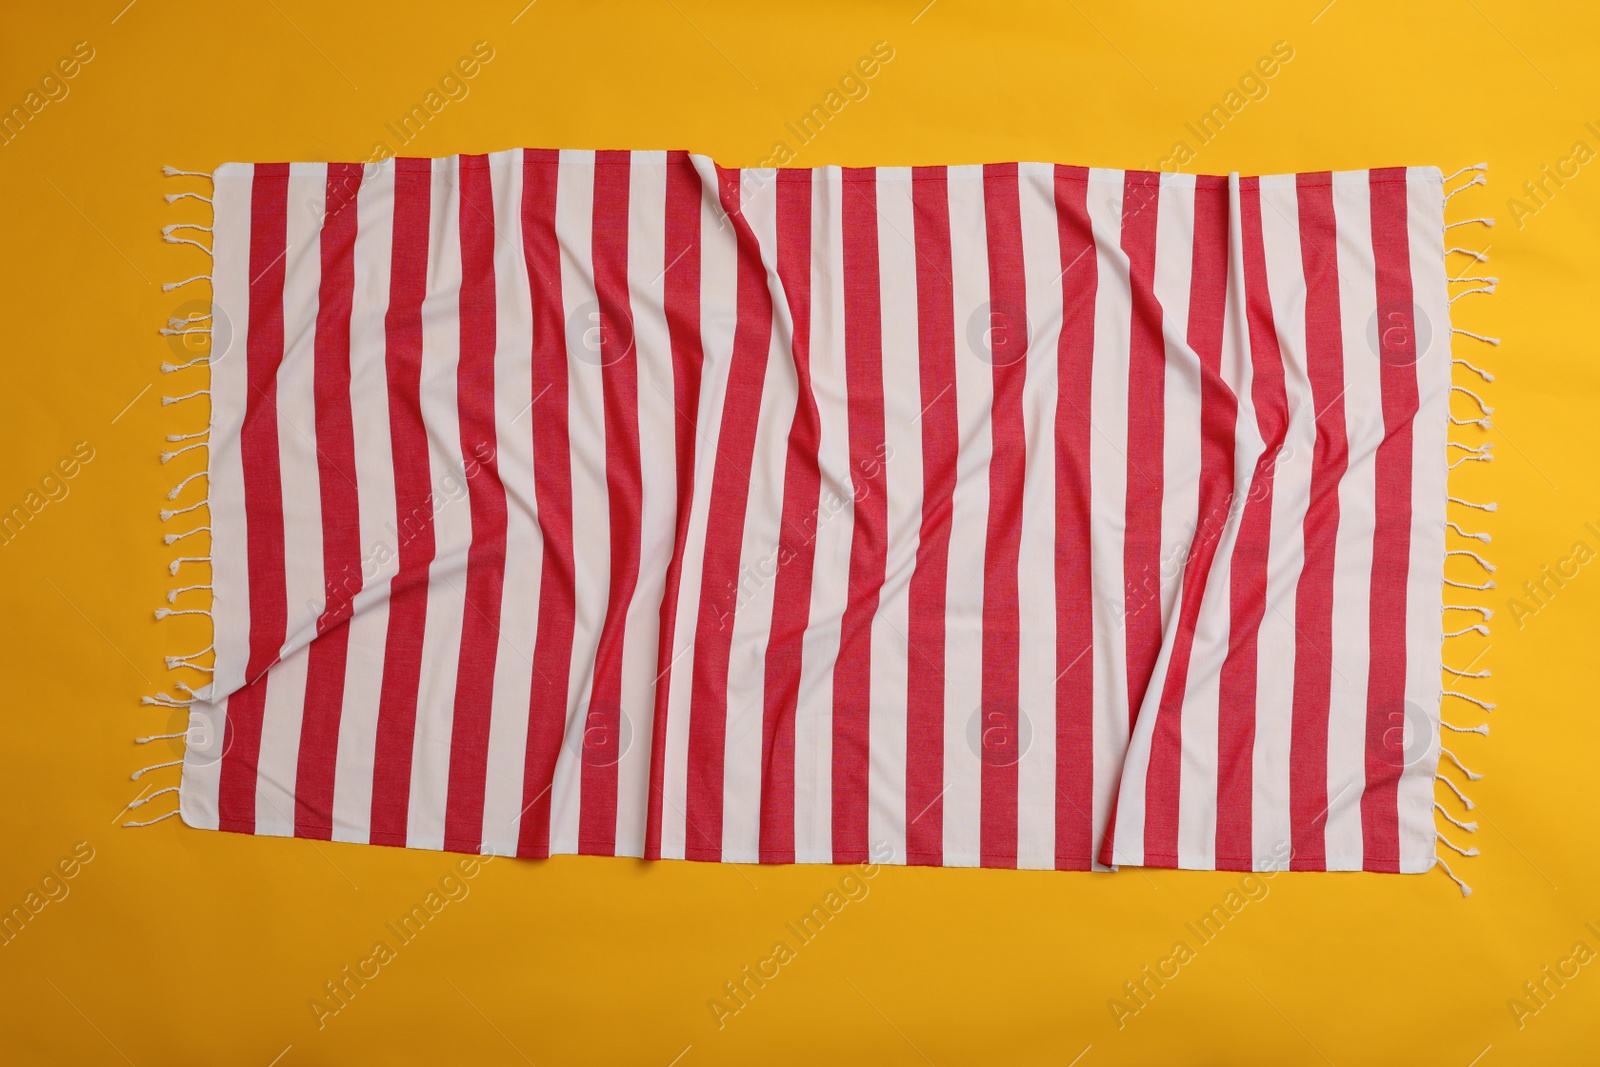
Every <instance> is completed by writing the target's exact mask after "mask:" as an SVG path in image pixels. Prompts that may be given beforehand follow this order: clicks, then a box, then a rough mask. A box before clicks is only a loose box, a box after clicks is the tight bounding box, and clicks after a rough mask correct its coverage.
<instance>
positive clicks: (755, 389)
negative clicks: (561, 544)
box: [684, 167, 772, 859]
mask: <svg viewBox="0 0 1600 1067" xmlns="http://www.w3.org/2000/svg"><path fill="white" fill-rule="evenodd" d="M739 180H740V172H739V171H737V170H724V169H722V168H720V167H719V168H717V182H718V190H717V192H718V194H719V196H720V197H721V200H722V209H723V211H724V212H726V213H727V217H728V221H729V222H731V223H732V225H733V230H734V236H735V239H736V241H737V245H738V267H737V271H738V290H737V291H738V321H737V325H736V326H735V327H734V334H733V356H732V360H731V362H730V365H729V367H728V386H727V395H726V397H725V399H724V400H723V408H722V426H721V429H720V431H719V433H718V435H717V456H716V460H715V464H714V467H713V469H712V474H711V503H710V512H709V515H708V518H707V523H706V546H705V562H704V570H703V572H702V574H701V584H700V611H699V619H698V620H697V625H696V629H695V642H694V670H693V679H692V681H691V683H690V696H689V701H690V704H689V766H688V777H689V780H688V797H687V806H688V810H687V811H686V812H685V813H684V814H685V819H686V822H687V826H688V833H689V834H690V835H691V836H690V837H689V840H688V841H687V843H686V845H685V852H686V854H687V855H688V856H690V857H691V858H694V859H720V858H721V856H722V799H723V758H724V738H725V737H726V734H727V717H728V655H729V650H730V648H731V646H732V640H733V626H734V614H735V612H736V610H737V608H738V583H739V557H740V550H741V547H742V544H743V541H744V520H745V511H746V506H747V504H748V502H749V495H750V469H751V463H752V462H753V457H754V455H755V446H756V424H757V422H758V420H759V418H760V415H761V390H762V386H763V384H764V382H765V379H766V374H767V349H768V347H769V345H770V344H771V341H772V294H771V293H770V292H768V290H767V276H766V269H765V267H763V266H762V263H761V249H760V246H759V245H758V244H757V242H756V237H755V234H754V233H753V232H752V231H751V229H750V224H749V223H748V222H746V221H745V218H744V216H743V215H742V214H741V213H740V189H739Z"/></svg>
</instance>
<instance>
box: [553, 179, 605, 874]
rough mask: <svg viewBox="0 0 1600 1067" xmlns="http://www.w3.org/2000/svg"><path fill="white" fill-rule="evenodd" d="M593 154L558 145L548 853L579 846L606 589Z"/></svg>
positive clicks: (602, 380) (602, 394)
mask: <svg viewBox="0 0 1600 1067" xmlns="http://www.w3.org/2000/svg"><path fill="white" fill-rule="evenodd" d="M594 159H595V157H594V153H593V152H562V153H561V166H560V170H559V172H558V175H557V187H556V239H557V240H558V241H559V242H560V244H561V300H562V322H563V323H564V326H565V338H566V348H567V389H568V395H567V412H568V424H567V426H568V432H569V434H570V448H571V461H572V531H573V537H572V570H573V577H574V579H575V581H574V597H575V601H576V610H575V611H574V613H573V627H572V664H571V668H570V670H569V672H568V676H567V727H566V740H564V741H563V743H562V745H561V750H560V755H559V756H558V757H557V758H556V769H555V776H554V780H553V782H552V785H551V788H550V854H551V855H556V854H558V853H568V852H577V851H578V829H579V810H580V806H581V803H582V796H581V794H582V791H583V741H582V731H583V730H585V729H586V728H587V725H588V715H589V698H590V695H591V694H592V693H593V692H594V660H595V653H596V650H597V649H598V647H599V643H600V631H601V628H602V627H603V626H604V625H605V614H606V601H607V597H608V594H609V592H610V588H611V538H610V535H609V532H608V531H609V530H610V499H609V497H608V496H607V492H606V424H605V389H604V385H605V377H604V373H603V371H602V368H601V365H600V360H601V341H600V330H601V328H602V323H601V321H600V317H599V311H598V310H597V309H598V308H599V303H598V301H597V297H596V295H595V278H594V257H593V243H594V171H595V162H594ZM558 681H559V679H558ZM575 731H576V733H575Z"/></svg>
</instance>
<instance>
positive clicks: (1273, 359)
mask: <svg viewBox="0 0 1600 1067" xmlns="http://www.w3.org/2000/svg"><path fill="white" fill-rule="evenodd" d="M1239 219H1240V229H1241V230H1242V233H1243V257H1242V258H1243V261H1244V263H1243V265H1244V299H1245V322H1246V325H1247V328H1248V331H1249V342H1250V365H1251V368H1252V372H1253V373H1252V378H1251V384H1250V398H1251V401H1252V402H1253V403H1254V405H1255V419H1256V425H1257V426H1258V427H1259V428H1260V431H1261V439H1262V441H1263V443H1264V447H1263V449H1262V452H1261V455H1260V456H1259V457H1258V458H1257V459H1256V465H1255V470H1254V472H1253V473H1252V475H1251V479H1250V489H1249V498H1248V500H1247V501H1246V503H1245V506H1244V513H1243V515H1242V516H1241V517H1240V519H1239V536H1238V540H1237V542H1236V543H1235V546H1234V552H1233V560H1232V565H1231V570H1230V574H1229V579H1230V583H1231V589H1230V593H1231V598H1230V606H1229V611H1230V616H1231V618H1230V626H1229V637H1228V655H1227V658H1226V659H1224V660H1223V663H1222V675H1221V679H1220V681H1219V689H1218V708H1217V855H1216V867H1217V869H1218V870H1243V871H1248V870H1251V869H1253V867H1254V849H1253V848H1252V841H1251V832H1252V818H1253V796H1252V790H1253V783H1254V773H1253V772H1254V753H1255V736H1256V675H1257V652H1258V649H1257V640H1258V638H1259V637H1260V633H1261V619H1262V616H1263V615H1265V614H1266V610H1267V560H1268V556H1269V553H1270V548H1271V542H1272V491H1273V475H1274V472H1275V470H1276V467H1277V463H1278V454H1279V452H1280V451H1281V450H1282V448H1283V437H1284V433H1285V431H1286V430H1287V429H1288V421H1289V420H1288V406H1289V402H1288V397H1287V395H1286V393H1285V391H1284V376H1283V357H1282V354H1281V353H1280V352H1279V350H1278V336H1277V332H1276V327H1275V326H1274V324H1273V318H1272V302H1271V300H1270V298H1269V296H1268V293H1267V258H1266V250H1265V247H1264V245H1263V244H1262V239H1261V185H1260V181H1259V179H1256V178H1243V179H1240V182H1239Z"/></svg>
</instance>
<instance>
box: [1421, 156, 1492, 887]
mask: <svg viewBox="0 0 1600 1067" xmlns="http://www.w3.org/2000/svg"><path fill="white" fill-rule="evenodd" d="M1438 173H1439V172H1438V171H1437V170H1436V169H1435V168H1433V167H1413V168H1411V169H1410V170H1408V171H1407V172H1406V197H1407V215H1408V218H1409V220H1410V226H1409V232H1408V234H1407V237H1408V240H1409V246H1410V258H1411V264H1410V266H1411V286H1412V299H1413V301H1414V302H1415V304H1416V307H1417V309H1418V311H1419V315H1418V323H1417V335H1416V336H1417V367H1416V371H1417V386H1418V401H1419V404H1420V407H1419V410H1418V413H1417V418H1416V421H1415V423H1414V424H1413V427H1412V434H1413V436H1412V456H1411V477H1412V482H1411V554H1410V567H1409V569H1408V570H1407V589H1406V665H1407V667H1406V704H1407V708H1406V719H1407V722H1406V736H1405V741H1406V747H1405V749H1404V752H1405V762H1406V767H1405V769H1404V771H1403V772H1402V775H1401V778H1400V787H1399V803H1400V870H1401V871H1402V872H1405V873H1414V872H1419V871H1425V870H1427V869H1429V868H1430V867H1432V866H1433V860H1434V853H1435V848H1436V845H1435V838H1434V833H1435V830H1434V821H1433V789H1434V786H1433V776H1434V773H1435V771H1436V769H1437V767H1438V762H1439V752H1438V743H1437V738H1438V736H1439V700H1440V695H1439V694H1440V690H1441V688H1442V687H1441V685H1440V677H1439V670H1438V664H1439V660H1440V645H1441V644H1442V638H1441V637H1440V634H1441V632H1442V631H1441V626H1440V619H1439V614H1440V609H1439V600H1440V598H1439V590H1440V589H1442V588H1443V581H1444V551H1445V546H1444V537H1443V535H1442V534H1441V533H1440V531H1441V530H1442V529H1443V528H1444V523H1445V519H1446V515H1445V511H1446V506H1445V496H1446V493H1447V489H1446V485H1445V483H1446V481H1447V476H1446V471H1447V469H1448V459H1447V457H1446V445H1445V440H1446V437H1447V436H1448V430H1449V421H1448V415H1449V401H1450V370H1451V365H1450V341H1451V337H1452V334H1451V333H1450V299H1449V296H1448V294H1447V292H1446V290H1447V289H1448V287H1449V285H1448V282H1446V280H1445V271H1444V255H1443V252H1442V249H1443V248H1444V229H1443V226H1444V211H1443V199H1442V196H1443V189H1442V185H1443V183H1442V182H1441V181H1440V180H1439V176H1438ZM1475 299H1476V298H1475ZM1467 306H1468V305H1466V304H1463V305H1462V307H1467ZM1479 306H1481V305H1479ZM1424 324H1425V325H1426V329H1427V336H1426V337H1424V336H1423V329H1424ZM1424 342H1426V346H1424ZM1475 468H1476V465H1475V464H1467V465H1466V466H1464V467H1462V468H1461V469H1462V471H1467V470H1473V469H1475ZM1463 480H1464V481H1466V482H1467V483H1468V484H1470V485H1480V484H1483V483H1484V482H1485V481H1486V480H1487V479H1485V478H1484V477H1483V476H1482V475H1468V477H1467V478H1465V479H1463ZM1456 495H1457V496H1461V495H1462V494H1460V493H1457V494H1456ZM1478 495H1479V494H1478V493H1472V494H1468V495H1467V497H1466V498H1467V499H1468V500H1473V499H1476V498H1477V496H1478ZM1468 602H1471V601H1468ZM1479 602H1480V603H1481V600H1480V601H1479ZM1418 732H1422V733H1423V736H1422V737H1420V738H1419V737H1417V736H1415V735H1416V734H1417V733H1418Z"/></svg>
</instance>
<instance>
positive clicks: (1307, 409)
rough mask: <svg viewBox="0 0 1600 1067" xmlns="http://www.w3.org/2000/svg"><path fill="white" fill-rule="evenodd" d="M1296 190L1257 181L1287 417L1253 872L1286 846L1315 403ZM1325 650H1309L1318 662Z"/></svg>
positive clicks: (1270, 572) (1266, 631)
mask: <svg viewBox="0 0 1600 1067" xmlns="http://www.w3.org/2000/svg"><path fill="white" fill-rule="evenodd" d="M1299 210H1300V208H1299V197H1298V194H1297V191H1296V189H1295V177H1294V175H1292V174H1288V175H1277V176H1274V177H1270V178H1263V179H1261V233H1262V248H1263V252H1264V259H1265V270H1266V285H1267V293H1266V294H1265V295H1266V296H1268V297H1269V298H1270V300H1271V307H1272V318H1273V326H1274V332H1275V333H1276V336H1277V339H1278V347H1279V351H1280V355H1281V357H1282V362H1283V377H1284V395H1285V397H1286V400H1287V405H1288V412H1287V418H1288V424H1287V426H1286V428H1285V432H1284V442H1283V447H1282V449H1281V450H1280V451H1279V453H1278V459H1277V463H1276V465H1275V467H1274V470H1273V474H1272V527H1271V531H1270V534H1269V537H1268V542H1267V588H1266V592H1265V598H1266V610H1265V612H1264V613H1263V614H1262V618H1261V631H1260V636H1259V638H1258V640H1257V643H1256V708H1255V713H1256V744H1255V754H1254V760H1253V765H1252V766H1253V773H1252V776H1251V777H1252V813H1251V855H1252V856H1253V857H1254V859H1255V867H1256V869H1257V870H1266V869H1271V865H1272V864H1274V863H1276V864H1278V865H1280V866H1281V864H1282V858H1283V857H1284V856H1285V855H1286V854H1287V852H1286V846H1288V845H1292V844H1293V841H1292V833H1291V820H1290V811H1289V773H1290V772H1289V755H1290V751H1289V750H1290V743H1291V740H1292V726H1293V720H1294V714H1293V712H1294V680H1295V673H1296V670H1297V669H1298V665H1297V662H1296V661H1297V657H1298V628H1297V626H1296V620H1297V618H1298V615H1297V610H1296V605H1297V598H1298V594H1299V588H1300V574H1301V571H1303V570H1304V569H1305V521H1306V510H1307V508H1308V507H1309V506H1310V503H1311V466H1312V459H1313V456H1314V454H1315V452H1316V445H1317V425H1316V408H1315V406H1314V405H1313V403H1312V397H1311V378H1310V374H1309V371H1308V365H1307V357H1306V341H1305V338H1306V323H1305V286H1306V281H1305V264H1304V261H1303V260H1302V259H1301V252H1300V226H1299V217H1300V216H1299ZM1329 652H1330V650H1329V649H1327V648H1314V649H1312V650H1311V652H1310V655H1312V656H1316V657H1318V658H1319V659H1325V658H1326V657H1327V656H1328V655H1329Z"/></svg>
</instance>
